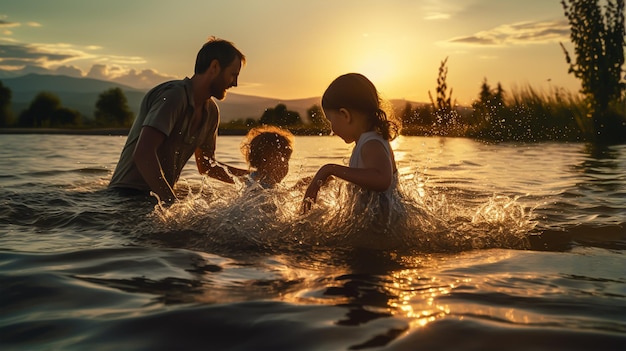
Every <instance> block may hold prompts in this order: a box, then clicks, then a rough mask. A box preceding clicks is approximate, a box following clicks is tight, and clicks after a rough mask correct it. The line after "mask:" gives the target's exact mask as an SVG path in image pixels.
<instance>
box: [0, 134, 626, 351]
mask: <svg viewBox="0 0 626 351" xmlns="http://www.w3.org/2000/svg"><path fill="white" fill-rule="evenodd" d="M124 141H125V137H120V136H77V135H71V136H70V135H36V134H35V135H0V349H2V350H172V349H184V350H196V349H197V350H531V349H532V350H600V349H601V350H624V349H626V275H625V267H626V265H625V263H626V260H625V256H624V253H625V249H626V145H617V146H609V147H592V146H590V145H587V144H563V143H538V144H514V143H503V144H495V145H494V144H484V143H481V142H477V141H473V140H468V139H455V138H425V137H401V138H399V139H398V140H396V141H394V144H393V147H394V149H395V152H396V159H397V163H398V168H399V188H398V189H399V190H398V197H397V198H396V199H395V200H394V202H393V203H392V204H391V205H392V208H393V210H394V212H393V215H392V216H391V217H386V218H387V222H384V223H382V222H381V221H379V220H378V218H379V217H377V214H376V211H375V208H374V209H373V210H372V207H370V206H360V207H359V206H356V205H354V203H355V199H356V198H357V197H358V196H356V195H355V193H354V191H353V189H352V188H350V187H349V186H347V185H346V184H345V183H342V182H340V181H331V182H330V183H329V184H328V186H326V187H325V188H323V190H322V191H321V192H320V196H319V199H318V202H317V203H316V205H315V206H314V207H313V209H312V211H311V212H309V213H308V214H306V215H302V214H301V213H300V210H299V209H300V202H301V200H302V195H303V191H304V189H302V188H301V187H297V186H295V184H296V182H297V180H298V179H300V178H302V177H305V176H308V175H312V174H313V173H314V172H315V171H316V170H317V169H318V167H319V166H320V165H322V164H325V163H328V162H332V163H339V164H346V163H347V161H348V158H349V155H350V151H351V145H346V144H344V143H343V142H342V141H341V140H340V138H338V137H327V136H324V137H321V136H320V137H315V136H306V137H305V136H298V137H296V145H295V148H296V150H295V152H294V155H293V157H292V160H291V163H290V174H289V176H288V179H286V181H285V182H284V184H283V185H284V186H282V187H279V188H277V189H271V190H267V191H250V190H249V189H246V188H245V187H244V186H243V185H228V184H223V183H219V182H218V181H215V180H206V179H203V178H202V177H200V176H199V175H198V173H197V170H196V168H195V165H194V164H193V163H189V164H188V165H187V167H186V168H185V170H184V171H183V174H182V176H181V178H182V179H183V180H182V181H181V182H179V184H178V185H177V189H176V190H177V192H178V193H179V194H180V196H181V198H182V200H181V201H180V202H179V203H176V204H175V205H173V206H171V207H170V208H161V207H159V206H156V205H155V202H154V201H153V199H151V198H123V197H120V196H118V195H116V194H114V193H111V192H110V191H108V190H107V189H106V187H107V184H108V181H109V179H110V177H111V174H112V171H113V169H114V167H115V165H116V163H117V160H118V156H119V153H120V151H121V149H122V146H123V144H124ZM240 141H241V137H238V136H222V137H220V138H219V142H218V151H217V159H218V160H219V161H222V162H226V163H229V164H232V165H235V166H239V167H245V164H244V163H243V158H242V156H241V154H240V151H239V143H240ZM357 195H358V194H357Z"/></svg>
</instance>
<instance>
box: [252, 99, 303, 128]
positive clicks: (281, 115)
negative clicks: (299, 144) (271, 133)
mask: <svg viewBox="0 0 626 351" xmlns="http://www.w3.org/2000/svg"><path fill="white" fill-rule="evenodd" d="M259 122H260V123H261V124H271V125H276V126H290V125H296V124H302V119H301V118H300V114H299V113H298V112H295V111H289V110H287V106H286V105H285V104H278V105H276V107H274V108H268V109H267V110H265V111H264V112H263V115H262V116H261V118H260V119H259Z"/></svg>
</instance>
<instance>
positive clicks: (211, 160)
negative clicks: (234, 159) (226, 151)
mask: <svg viewBox="0 0 626 351" xmlns="http://www.w3.org/2000/svg"><path fill="white" fill-rule="evenodd" d="M195 156H196V164H197V165H198V171H199V172H200V174H206V175H208V176H209V177H211V178H215V179H218V180H221V181H223V182H226V183H231V184H232V183H234V182H235V181H234V179H233V176H235V177H243V176H246V175H248V174H249V173H250V172H249V171H248V170H246V169H241V168H237V167H233V166H229V165H227V164H224V163H221V162H217V161H215V156H214V155H213V153H211V152H210V151H208V150H206V149H202V148H197V149H196V153H195Z"/></svg>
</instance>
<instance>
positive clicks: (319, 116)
mask: <svg viewBox="0 0 626 351" xmlns="http://www.w3.org/2000/svg"><path fill="white" fill-rule="evenodd" d="M306 114H307V117H309V121H311V124H312V125H313V126H315V127H328V121H327V120H326V117H324V111H322V107H321V106H320V105H313V106H311V107H310V108H309V109H308V110H306Z"/></svg>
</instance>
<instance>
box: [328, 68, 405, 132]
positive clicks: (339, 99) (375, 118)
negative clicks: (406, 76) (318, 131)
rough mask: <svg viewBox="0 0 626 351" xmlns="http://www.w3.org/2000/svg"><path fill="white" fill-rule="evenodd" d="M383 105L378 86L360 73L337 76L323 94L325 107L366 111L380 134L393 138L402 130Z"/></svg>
mask: <svg viewBox="0 0 626 351" xmlns="http://www.w3.org/2000/svg"><path fill="white" fill-rule="evenodd" d="M381 105H382V100H381V98H380V96H379V94H378V91H377V90H376V87H375V86H374V84H373V83H372V82H371V81H370V80H369V79H367V77H365V76H364V75H362V74H360V73H347V74H344V75H341V76H339V77H337V78H336V79H335V80H334V81H333V82H332V83H330V85H329V86H328V88H326V91H325V92H324V95H323V96H322V108H323V109H325V110H339V109H341V108H345V109H348V110H356V111H359V112H361V113H364V114H365V115H366V116H367V118H368V119H369V121H370V122H371V123H372V124H373V126H374V128H375V129H376V132H377V133H378V134H380V135H381V136H382V137H383V138H385V139H386V140H393V139H395V138H396V137H397V136H398V133H399V132H400V125H399V124H398V122H396V121H395V120H393V119H392V118H389V116H388V114H387V112H385V110H383V109H382V108H381ZM392 117H393V116H392Z"/></svg>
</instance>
